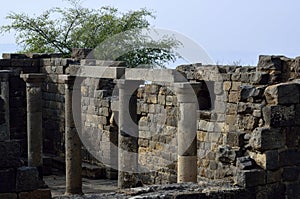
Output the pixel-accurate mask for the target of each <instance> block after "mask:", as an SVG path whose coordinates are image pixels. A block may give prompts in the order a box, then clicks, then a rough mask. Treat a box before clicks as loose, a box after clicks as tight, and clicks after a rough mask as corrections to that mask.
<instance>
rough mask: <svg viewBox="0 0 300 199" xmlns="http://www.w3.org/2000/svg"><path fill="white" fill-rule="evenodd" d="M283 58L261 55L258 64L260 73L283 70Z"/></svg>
mask: <svg viewBox="0 0 300 199" xmlns="http://www.w3.org/2000/svg"><path fill="white" fill-rule="evenodd" d="M282 57H283V56H268V55H260V56H259V61H258V64H257V70H258V71H268V70H278V71H280V70H282V60H281V58H282Z"/></svg>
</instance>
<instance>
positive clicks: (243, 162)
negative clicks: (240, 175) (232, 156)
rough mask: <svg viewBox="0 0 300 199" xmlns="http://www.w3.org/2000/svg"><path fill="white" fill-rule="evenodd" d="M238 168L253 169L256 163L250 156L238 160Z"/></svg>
mask: <svg viewBox="0 0 300 199" xmlns="http://www.w3.org/2000/svg"><path fill="white" fill-rule="evenodd" d="M236 167H237V168H238V169H240V170H249V169H253V167H254V163H253V160H252V159H251V158H250V156H244V157H239V158H237V159H236Z"/></svg>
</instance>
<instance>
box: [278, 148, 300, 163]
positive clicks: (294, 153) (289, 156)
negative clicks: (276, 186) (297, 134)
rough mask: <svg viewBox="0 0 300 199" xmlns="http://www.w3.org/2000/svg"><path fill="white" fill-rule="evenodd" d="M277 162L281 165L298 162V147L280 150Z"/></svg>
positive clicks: (299, 160)
mask: <svg viewBox="0 0 300 199" xmlns="http://www.w3.org/2000/svg"><path fill="white" fill-rule="evenodd" d="M279 164H280V165H281V166H289V165H297V164H300V149H287V150H285V151H282V152H280V153H279Z"/></svg>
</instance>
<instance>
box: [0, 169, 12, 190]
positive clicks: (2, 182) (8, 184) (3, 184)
mask: <svg viewBox="0 0 300 199" xmlns="http://www.w3.org/2000/svg"><path fill="white" fill-rule="evenodd" d="M15 191H16V174H15V170H14V169H5V170H0V193H10V192H15Z"/></svg>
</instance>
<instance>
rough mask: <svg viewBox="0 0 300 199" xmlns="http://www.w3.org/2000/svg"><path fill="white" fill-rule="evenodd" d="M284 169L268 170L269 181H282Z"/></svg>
mask: <svg viewBox="0 0 300 199" xmlns="http://www.w3.org/2000/svg"><path fill="white" fill-rule="evenodd" d="M281 175H282V170H281V169H278V170H275V171H267V183H268V184H270V183H275V182H280V181H281V178H282V177H281Z"/></svg>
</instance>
